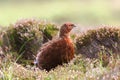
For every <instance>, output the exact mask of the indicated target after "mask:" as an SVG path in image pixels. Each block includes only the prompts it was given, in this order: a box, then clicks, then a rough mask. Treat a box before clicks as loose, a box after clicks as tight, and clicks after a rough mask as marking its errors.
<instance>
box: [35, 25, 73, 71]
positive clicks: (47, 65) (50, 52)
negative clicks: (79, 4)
mask: <svg viewBox="0 0 120 80" xmlns="http://www.w3.org/2000/svg"><path fill="white" fill-rule="evenodd" d="M73 27H75V25H74V24H72V23H65V24H63V25H62V26H61V29H60V34H59V38H58V39H56V40H51V41H49V42H47V43H45V44H44V45H43V46H42V47H41V48H40V50H39V52H38V54H37V57H36V61H35V63H36V65H37V66H38V67H39V68H40V69H45V70H47V71H49V70H51V69H52V68H55V67H56V66H57V65H62V63H68V62H69V61H70V60H72V59H73V58H74V46H73V43H72V41H71V39H70V36H69V33H70V31H71V30H72V29H73Z"/></svg>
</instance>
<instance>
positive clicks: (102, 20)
mask: <svg viewBox="0 0 120 80" xmlns="http://www.w3.org/2000/svg"><path fill="white" fill-rule="evenodd" d="M22 18H39V19H41V20H46V21H50V22H55V23H58V24H61V23H63V22H70V21H72V22H74V23H76V24H80V25H83V26H99V25H111V26H119V25H120V0H0V25H3V26H8V25H9V24H10V23H14V22H16V21H17V20H19V19H22Z"/></svg>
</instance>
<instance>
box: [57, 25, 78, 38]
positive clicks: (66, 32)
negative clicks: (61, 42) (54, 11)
mask: <svg viewBox="0 0 120 80" xmlns="http://www.w3.org/2000/svg"><path fill="white" fill-rule="evenodd" d="M74 27H76V26H75V25H74V24H73V23H65V24H63V25H62V26H61V28H60V35H59V36H60V37H68V36H69V32H70V31H71V30H72V29H73V28H74Z"/></svg>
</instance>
